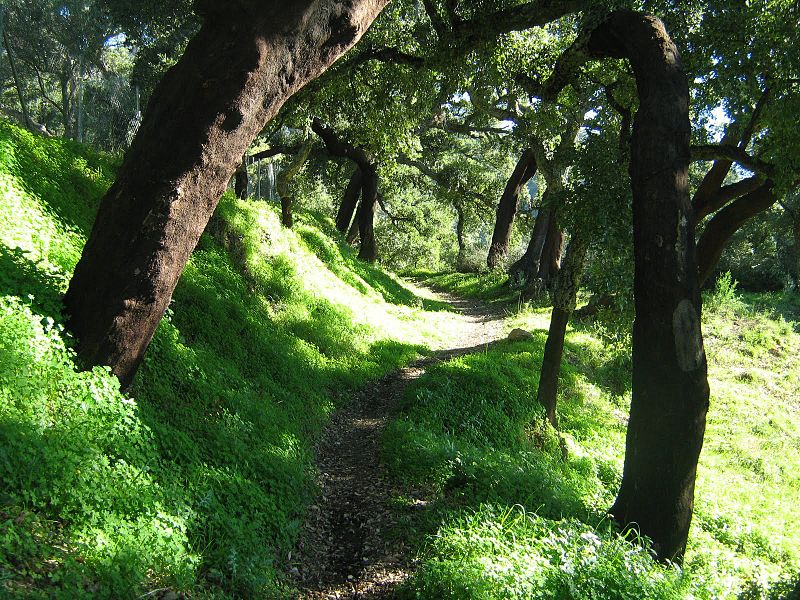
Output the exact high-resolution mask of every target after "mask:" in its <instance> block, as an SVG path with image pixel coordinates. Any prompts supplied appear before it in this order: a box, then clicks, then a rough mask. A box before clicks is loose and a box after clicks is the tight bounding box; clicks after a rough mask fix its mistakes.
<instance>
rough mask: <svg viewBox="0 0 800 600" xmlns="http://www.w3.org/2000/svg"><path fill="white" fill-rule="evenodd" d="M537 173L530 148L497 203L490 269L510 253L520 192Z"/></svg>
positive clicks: (489, 261) (487, 260)
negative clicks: (509, 246) (509, 247)
mask: <svg viewBox="0 0 800 600" xmlns="http://www.w3.org/2000/svg"><path fill="white" fill-rule="evenodd" d="M535 174H536V157H535V156H534V155H533V150H531V149H528V150H525V152H523V153H522V156H521V157H520V159H519V161H518V162H517V166H516V167H515V168H514V172H513V173H512V174H511V177H509V179H508V182H507V183H506V187H505V189H504V190H503V195H502V196H500V202H499V203H498V205H497V218H496V220H495V224H494V233H493V234H492V243H491V245H490V246H489V255H488V256H487V258H486V263H487V265H488V266H489V268H490V269H495V268H497V267H498V266H499V265H500V263H502V262H503V260H504V259H505V257H506V255H507V254H508V244H509V243H510V241H511V232H512V230H513V228H514V218H515V217H516V215H517V204H518V202H519V194H520V192H521V191H522V188H523V187H524V186H525V184H526V183H528V181H529V180H530V178H531V177H533V176H534V175H535Z"/></svg>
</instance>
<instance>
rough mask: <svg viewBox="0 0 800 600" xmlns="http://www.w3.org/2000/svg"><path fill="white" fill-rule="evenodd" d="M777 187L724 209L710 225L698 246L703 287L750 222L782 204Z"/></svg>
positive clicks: (768, 187) (769, 183) (767, 187)
mask: <svg viewBox="0 0 800 600" xmlns="http://www.w3.org/2000/svg"><path fill="white" fill-rule="evenodd" d="M773 187H774V184H773V182H772V181H770V180H767V181H766V182H765V183H764V184H763V185H762V186H761V187H759V188H758V189H757V190H755V191H754V192H750V193H749V194H747V195H745V196H742V197H741V198H739V199H738V200H736V201H735V202H732V203H730V204H729V205H728V206H726V207H725V208H723V209H722V210H721V211H719V212H718V213H717V214H715V215H714V216H713V217H712V218H711V220H710V221H709V222H708V224H706V228H705V229H704V230H703V234H702V235H701V236H700V239H699V240H698V242H697V272H698V282H699V284H700V287H702V286H703V284H704V283H705V282H706V281H707V280H708V278H709V277H710V276H711V274H712V273H713V272H714V269H716V268H717V264H719V259H720V257H721V256H722V251H723V250H725V246H726V245H727V243H728V240H730V239H731V236H733V234H734V233H736V232H737V231H738V230H739V228H740V227H741V226H742V225H744V224H745V223H746V222H747V221H748V220H749V219H751V218H752V217H754V216H755V215H757V214H758V213H760V212H763V211H765V210H767V209H768V208H769V207H770V206H772V205H773V204H775V202H776V201H777V200H778V197H777V196H776V195H775V192H774V189H773Z"/></svg>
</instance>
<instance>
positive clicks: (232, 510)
mask: <svg viewBox="0 0 800 600" xmlns="http://www.w3.org/2000/svg"><path fill="white" fill-rule="evenodd" d="M113 168H114V165H113V161H112V160H110V159H109V158H108V157H105V156H102V155H98V154H95V153H93V152H91V151H90V150H88V149H86V148H83V147H80V146H78V145H75V144H72V143H69V142H65V141H61V140H45V139H41V138H37V137H34V136H32V135H30V134H28V133H26V132H23V131H21V130H19V129H17V128H14V127H12V126H10V125H8V124H5V123H3V122H0V481H2V486H0V596H3V597H5V596H6V595H11V596H14V597H64V598H79V597H85V598H136V597H140V595H141V594H143V593H144V592H146V591H147V590H150V589H155V588H172V589H176V590H189V591H191V592H192V593H193V597H198V598H200V597H220V598H223V597H237V598H239V597H250V596H254V595H259V597H264V595H266V597H275V596H278V595H281V594H283V593H291V592H287V591H286V588H285V585H284V584H282V583H281V581H280V576H279V575H278V573H280V572H281V571H282V570H283V569H285V568H286V567H287V566H288V555H289V552H290V550H291V547H292V544H293V541H294V539H295V537H296V534H297V532H298V528H299V524H300V522H301V520H302V517H303V513H304V507H305V506H307V504H308V502H309V501H310V499H311V497H312V494H313V488H312V479H311V477H310V475H311V473H310V468H311V446H312V444H313V440H314V439H315V436H317V434H318V433H319V431H320V428H321V426H322V425H323V424H324V423H325V421H326V418H327V416H328V415H329V414H330V412H331V410H332V409H333V408H334V405H335V403H336V402H338V401H340V400H342V399H343V398H345V397H346V396H347V394H348V392H349V391H351V390H353V389H355V388H356V387H358V386H360V385H361V384H363V383H364V382H365V381H367V380H368V379H371V378H374V377H377V376H380V375H381V374H383V373H385V372H387V371H388V370H390V369H392V368H394V367H395V366H397V365H398V364H401V363H403V362H406V361H408V360H410V359H411V358H412V357H413V356H415V355H416V354H417V352H418V350H419V349H420V347H421V345H425V344H428V343H437V342H438V341H439V340H437V339H436V338H435V337H433V336H434V335H435V334H428V337H425V334H424V332H426V331H430V332H432V331H442V330H445V329H446V324H447V321H448V319H449V318H451V317H450V315H448V314H447V313H441V312H440V313H434V312H426V311H425V310H423V309H424V308H425V302H426V301H423V300H420V299H418V298H417V297H416V296H415V295H414V294H413V293H412V292H411V291H410V290H409V289H407V288H405V287H404V286H402V285H401V284H399V283H398V281H397V280H395V279H394V278H393V277H391V276H388V275H387V274H385V273H383V272H382V271H380V270H378V269H375V268H372V267H369V266H365V265H363V264H361V263H359V262H358V261H356V260H355V258H354V257H353V255H352V253H351V252H350V251H349V249H347V248H343V247H342V246H340V245H339V244H338V243H337V242H335V241H332V239H331V237H330V234H331V226H330V224H329V223H328V222H324V221H320V220H318V219H315V218H313V217H312V216H310V215H306V216H302V215H301V217H300V219H299V224H298V225H297V227H296V228H295V232H288V231H286V230H284V229H283V228H281V227H280V225H279V221H278V216H277V215H276V213H275V211H274V210H273V208H272V207H269V206H267V205H266V204H264V203H260V202H252V203H246V202H239V201H236V200H234V199H232V198H227V197H226V198H224V199H223V201H222V202H221V204H220V208H219V210H218V211H217V214H216V215H215V217H214V219H213V221H212V224H211V226H210V227H209V230H208V231H207V232H206V234H204V236H203V239H202V241H201V243H200V245H199V247H198V249H197V250H196V251H195V253H194V254H193V256H192V258H191V260H190V263H189V265H188V267H187V269H186V271H185V273H184V275H183V277H182V278H181V281H180V283H179V285H178V288H177V290H176V292H175V295H174V301H173V303H172V305H171V307H170V310H169V311H168V313H167V316H166V318H165V319H164V320H163V322H162V323H161V325H160V326H159V329H158V331H157V333H156V336H155V338H154V340H153V344H152V346H151V348H150V350H149V352H148V356H147V359H146V361H145V364H144V365H143V368H142V369H141V371H140V374H139V376H138V378H137V381H136V383H135V387H134V389H133V392H132V394H131V396H130V397H124V396H122V395H120V394H119V393H118V392H117V391H116V386H115V380H114V379H113V378H112V377H111V376H110V374H109V373H108V372H107V370H104V369H100V368H96V369H94V370H93V371H91V372H88V373H85V372H82V373H79V372H77V371H76V369H75V364H74V357H73V353H72V351H71V350H70V346H71V340H70V339H69V336H67V335H66V334H65V333H64V331H63V327H62V325H61V324H62V323H63V315H62V314H61V312H60V310H61V307H60V298H61V294H63V292H64V290H65V289H66V285H67V283H68V280H69V276H70V273H71V271H72V269H73V268H74V265H75V264H76V262H77V260H78V258H79V256H80V250H81V247H82V244H83V240H84V239H85V236H86V234H87V232H88V229H89V227H90V224H91V222H92V219H93V215H94V211H95V209H96V205H97V202H98V200H99V198H100V196H101V195H102V193H103V192H104V190H105V189H106V188H107V186H108V184H109V182H110V178H111V176H112V172H113ZM433 308H437V307H435V306H434V307H433ZM421 332H423V333H421Z"/></svg>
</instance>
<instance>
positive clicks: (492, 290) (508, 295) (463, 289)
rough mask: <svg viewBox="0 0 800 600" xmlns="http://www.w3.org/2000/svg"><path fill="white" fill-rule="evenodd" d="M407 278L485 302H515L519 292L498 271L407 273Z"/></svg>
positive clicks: (503, 274)
mask: <svg viewBox="0 0 800 600" xmlns="http://www.w3.org/2000/svg"><path fill="white" fill-rule="evenodd" d="M406 275H407V276H408V277H410V278H411V279H413V280H415V281H419V282H420V283H424V284H425V285H427V286H429V287H431V288H433V289H435V290H439V291H441V292H446V293H448V294H454V295H456V296H460V297H462V298H473V299H476V300H483V301H485V302H517V301H518V299H519V290H517V289H514V288H512V287H511V286H509V285H508V275H506V274H505V273H502V272H500V271H493V272H491V273H457V272H445V273H432V272H430V271H409V272H408V273H406Z"/></svg>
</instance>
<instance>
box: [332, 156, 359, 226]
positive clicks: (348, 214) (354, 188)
mask: <svg viewBox="0 0 800 600" xmlns="http://www.w3.org/2000/svg"><path fill="white" fill-rule="evenodd" d="M360 195H361V169H356V170H355V171H354V172H353V175H352V177H350V181H349V182H348V183H347V187H346V188H345V190H344V197H343V198H342V203H341V205H339V212H338V213H336V229H338V230H339V231H341V232H342V233H347V231H348V229H349V228H350V223H352V222H353V215H354V214H355V212H356V206H358V198H359V197H360Z"/></svg>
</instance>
